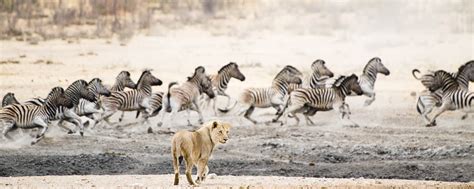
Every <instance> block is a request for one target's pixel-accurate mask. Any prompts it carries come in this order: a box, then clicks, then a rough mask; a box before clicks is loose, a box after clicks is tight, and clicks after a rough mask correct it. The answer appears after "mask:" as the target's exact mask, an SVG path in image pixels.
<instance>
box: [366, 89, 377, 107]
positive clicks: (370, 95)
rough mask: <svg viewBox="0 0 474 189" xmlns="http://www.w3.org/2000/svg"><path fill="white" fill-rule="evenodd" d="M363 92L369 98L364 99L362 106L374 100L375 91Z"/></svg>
mask: <svg viewBox="0 0 474 189" xmlns="http://www.w3.org/2000/svg"><path fill="white" fill-rule="evenodd" d="M365 94H366V95H367V96H368V97H369V99H367V100H366V101H365V103H364V106H369V105H370V104H372V102H374V101H375V92H373V91H368V92H365Z"/></svg>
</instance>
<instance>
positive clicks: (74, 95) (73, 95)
mask: <svg viewBox="0 0 474 189" xmlns="http://www.w3.org/2000/svg"><path fill="white" fill-rule="evenodd" d="M64 95H65V96H67V97H68V98H69V99H70V100H71V102H72V103H73V104H74V105H77V104H79V99H81V92H80V91H78V90H66V91H65V92H64Z"/></svg>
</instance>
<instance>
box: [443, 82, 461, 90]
mask: <svg viewBox="0 0 474 189" xmlns="http://www.w3.org/2000/svg"><path fill="white" fill-rule="evenodd" d="M458 88H459V84H458V83H457V82H456V81H455V80H448V81H446V82H445V83H444V85H443V88H442V89H441V90H442V91H443V93H448V92H453V91H456V90H457V89H458Z"/></svg>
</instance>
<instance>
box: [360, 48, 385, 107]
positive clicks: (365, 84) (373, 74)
mask: <svg viewBox="0 0 474 189" xmlns="http://www.w3.org/2000/svg"><path fill="white" fill-rule="evenodd" d="M378 73H381V74H383V75H386V76H388V75H390V71H389V70H388V69H387V68H386V67H385V65H383V63H382V60H381V59H380V58H379V57H374V58H372V59H370V60H369V62H367V64H366V65H365V67H364V70H363V71H362V75H360V76H359V85H360V87H361V88H362V91H364V95H365V96H367V97H369V99H367V100H366V101H365V103H364V105H365V106H368V105H370V104H372V102H374V101H375V81H376V80H377V74H378Z"/></svg>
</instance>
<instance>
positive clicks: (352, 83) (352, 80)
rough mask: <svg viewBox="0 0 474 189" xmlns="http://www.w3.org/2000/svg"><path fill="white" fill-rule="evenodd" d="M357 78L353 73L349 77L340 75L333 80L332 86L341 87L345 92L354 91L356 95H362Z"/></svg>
mask: <svg viewBox="0 0 474 189" xmlns="http://www.w3.org/2000/svg"><path fill="white" fill-rule="evenodd" d="M358 80H359V78H358V77H357V76H356V75H355V74H352V75H350V76H349V77H346V76H341V77H339V78H338V79H337V80H336V81H335V82H334V86H335V87H341V88H343V90H345V91H346V93H347V94H349V93H352V92H355V93H356V94H357V95H362V94H364V91H363V90H362V88H361V87H360V85H359V82H358Z"/></svg>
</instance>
